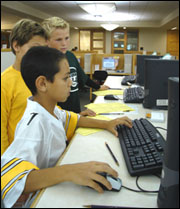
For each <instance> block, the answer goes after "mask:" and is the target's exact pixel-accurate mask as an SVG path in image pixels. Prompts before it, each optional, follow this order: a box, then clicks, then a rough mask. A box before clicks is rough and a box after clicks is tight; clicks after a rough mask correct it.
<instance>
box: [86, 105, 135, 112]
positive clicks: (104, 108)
mask: <svg viewBox="0 0 180 209" xmlns="http://www.w3.org/2000/svg"><path fill="white" fill-rule="evenodd" d="M85 107H87V108H88V109H91V110H93V111H94V112H95V113H96V114H98V113H109V112H126V111H133V110H134V109H133V108H131V107H129V106H128V105H126V104H122V103H119V102H112V103H97V104H94V103H91V104H88V105H85Z"/></svg>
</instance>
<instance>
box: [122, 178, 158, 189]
mask: <svg viewBox="0 0 180 209" xmlns="http://www.w3.org/2000/svg"><path fill="white" fill-rule="evenodd" d="M154 176H157V177H158V178H160V176H158V175H154ZM139 177H140V176H137V177H136V186H137V187H138V188H139V190H135V189H131V188H129V187H126V186H122V187H123V188H125V189H127V190H130V191H132V192H145V193H158V192H159V190H155V191H149V190H145V189H143V188H141V187H140V186H139V184H138V180H139Z"/></svg>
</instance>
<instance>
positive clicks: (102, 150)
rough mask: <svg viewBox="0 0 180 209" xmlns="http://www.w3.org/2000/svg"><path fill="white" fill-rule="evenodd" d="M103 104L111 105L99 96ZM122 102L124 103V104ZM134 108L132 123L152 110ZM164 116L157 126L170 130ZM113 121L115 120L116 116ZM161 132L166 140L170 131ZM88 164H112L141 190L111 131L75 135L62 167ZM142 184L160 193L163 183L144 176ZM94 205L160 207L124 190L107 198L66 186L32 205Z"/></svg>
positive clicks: (154, 196) (109, 82)
mask: <svg viewBox="0 0 180 209" xmlns="http://www.w3.org/2000/svg"><path fill="white" fill-rule="evenodd" d="M121 79H122V77H114V76H108V78H107V80H106V83H105V84H107V85H109V86H110V87H112V88H113V87H114V88H115V87H116V88H117V87H121V85H120V84H121ZM112 80H113V82H112ZM100 102H110V101H104V98H103V96H99V97H97V99H96V100H95V103H100ZM113 102H114V101H113ZM117 102H119V101H117ZM120 102H122V101H121V100H120ZM133 106H134V107H135V111H134V112H129V113H126V115H128V116H129V117H130V118H132V119H135V118H141V117H145V113H146V112H147V111H149V110H148V109H144V108H143V107H142V104H133ZM161 111H162V110H161ZM163 112H164V114H165V122H164V123H156V124H155V123H154V125H155V126H161V127H164V128H166V124H167V111H163ZM111 117H112V118H115V117H116V116H111ZM159 131H160V132H161V134H162V135H163V136H164V138H166V131H163V130H159ZM105 141H106V142H107V143H108V144H109V146H110V147H111V149H112V150H113V153H114V155H115V156H116V158H117V159H118V161H119V164H120V166H119V167H118V166H117V165H116V164H115V162H114V161H113V159H112V157H111V155H110V154H109V152H108V150H107V148H106V146H105V144H104V143H105ZM87 161H103V162H107V163H109V164H110V165H111V166H112V167H113V168H114V169H115V170H116V171H117V172H118V173H119V178H121V180H122V184H123V185H124V186H127V187H130V188H134V189H137V187H136V183H135V180H136V177H131V176H130V175H129V173H128V171H127V168H126V165H125V162H124V157H123V154H122V151H121V148H120V144H119V140H118V138H117V137H115V136H114V135H112V134H111V133H109V132H108V131H106V130H102V131H101V132H97V133H95V134H92V135H88V136H81V135H79V134H75V136H74V137H73V140H72V141H71V143H70V145H69V146H68V148H67V150H66V152H65V153H64V155H63V156H61V158H60V160H59V162H58V164H61V165H62V164H72V163H79V162H87ZM139 184H140V186H141V187H143V188H144V189H146V190H158V189H159V184H160V179H158V178H157V177H155V176H144V177H140V179H139ZM91 204H96V205H116V206H132V207H148V208H150V207H152V208H154V207H157V194H152V193H150V194H146V193H135V192H131V191H128V190H126V189H124V188H122V189H121V191H120V192H109V191H105V192H104V193H103V194H99V193H97V192H96V191H95V190H92V189H90V188H88V187H84V186H80V185H76V184H73V183H71V182H64V183H61V184H58V185H55V186H52V187H49V188H47V189H44V190H42V191H41V192H40V194H39V195H38V197H37V198H36V200H35V201H34V203H33V204H32V207H36V208H46V207H50V208H51V207H59V208H71V207H72V208H76V207H77V208H82V207H83V205H91Z"/></svg>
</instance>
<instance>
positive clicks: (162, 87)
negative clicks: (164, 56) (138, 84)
mask: <svg viewBox="0 0 180 209" xmlns="http://www.w3.org/2000/svg"><path fill="white" fill-rule="evenodd" d="M169 77H179V60H161V59H145V84H144V100H143V106H144V107H145V108H151V109H152V108H155V109H165V110H166V109H167V108H168V78H169Z"/></svg>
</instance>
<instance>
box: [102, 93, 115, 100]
mask: <svg viewBox="0 0 180 209" xmlns="http://www.w3.org/2000/svg"><path fill="white" fill-rule="evenodd" d="M104 99H107V100H118V99H119V97H118V96H116V95H113V94H107V95H105V96H104Z"/></svg>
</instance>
